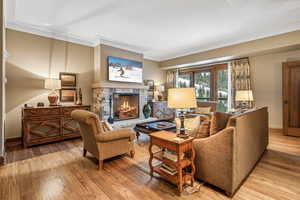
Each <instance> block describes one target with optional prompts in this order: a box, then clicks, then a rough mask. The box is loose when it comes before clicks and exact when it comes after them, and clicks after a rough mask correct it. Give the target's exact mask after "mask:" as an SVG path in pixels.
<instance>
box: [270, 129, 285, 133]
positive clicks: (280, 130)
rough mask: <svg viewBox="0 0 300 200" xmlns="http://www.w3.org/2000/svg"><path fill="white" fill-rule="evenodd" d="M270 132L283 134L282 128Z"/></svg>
mask: <svg viewBox="0 0 300 200" xmlns="http://www.w3.org/2000/svg"><path fill="white" fill-rule="evenodd" d="M269 131H270V132H272V133H283V129H282V128H269Z"/></svg>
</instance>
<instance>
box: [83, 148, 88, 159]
mask: <svg viewBox="0 0 300 200" xmlns="http://www.w3.org/2000/svg"><path fill="white" fill-rule="evenodd" d="M86 152H87V150H86V149H83V156H84V157H85V156H86Z"/></svg>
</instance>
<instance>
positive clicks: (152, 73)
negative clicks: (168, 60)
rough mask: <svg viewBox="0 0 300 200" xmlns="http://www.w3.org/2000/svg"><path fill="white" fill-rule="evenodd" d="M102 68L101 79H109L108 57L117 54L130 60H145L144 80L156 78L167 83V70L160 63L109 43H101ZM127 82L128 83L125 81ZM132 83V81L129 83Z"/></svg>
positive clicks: (156, 80) (159, 81) (116, 55)
mask: <svg viewBox="0 0 300 200" xmlns="http://www.w3.org/2000/svg"><path fill="white" fill-rule="evenodd" d="M99 52H100V54H101V61H100V62H101V69H100V81H107V79H108V78H107V77H108V75H107V57H108V56H115V57H120V58H125V59H129V60H136V61H140V62H143V79H144V80H148V79H149V80H154V81H155V82H157V83H160V84H163V83H165V76H166V72H165V71H164V70H161V69H160V66H159V63H158V62H155V61H151V60H146V59H144V58H143V54H140V53H135V52H132V51H127V50H124V49H119V48H115V47H111V46H108V45H103V44H102V45H101V50H100V51H99ZM123 84H126V83H123ZM129 84H130V83H129Z"/></svg>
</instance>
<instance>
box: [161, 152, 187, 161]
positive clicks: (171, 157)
mask: <svg viewBox="0 0 300 200" xmlns="http://www.w3.org/2000/svg"><path fill="white" fill-rule="evenodd" d="M163 157H164V158H167V159H169V160H172V161H174V162H177V154H175V153H173V152H172V151H167V150H166V151H164V152H163ZM183 158H184V154H181V157H180V159H183Z"/></svg>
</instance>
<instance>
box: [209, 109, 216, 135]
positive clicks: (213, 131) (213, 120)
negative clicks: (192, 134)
mask: <svg viewBox="0 0 300 200" xmlns="http://www.w3.org/2000/svg"><path fill="white" fill-rule="evenodd" d="M217 132H218V121H217V114H216V113H214V114H213V115H212V117H211V120H210V130H209V135H214V134H216V133H217Z"/></svg>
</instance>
